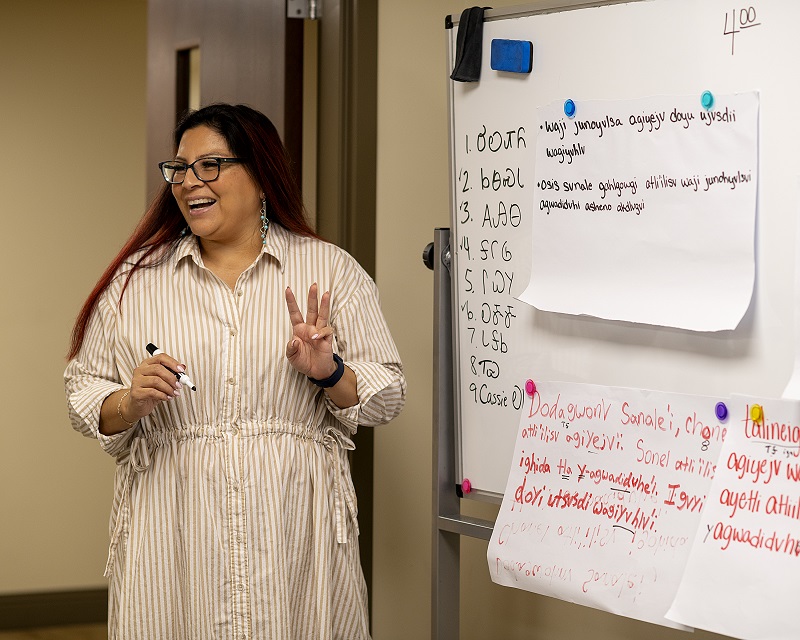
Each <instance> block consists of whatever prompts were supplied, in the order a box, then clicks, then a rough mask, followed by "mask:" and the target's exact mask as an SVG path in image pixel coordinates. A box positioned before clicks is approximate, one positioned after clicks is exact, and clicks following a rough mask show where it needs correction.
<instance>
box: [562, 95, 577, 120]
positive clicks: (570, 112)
mask: <svg viewBox="0 0 800 640" xmlns="http://www.w3.org/2000/svg"><path fill="white" fill-rule="evenodd" d="M564 115H566V116H567V117H568V118H574V117H575V103H574V102H573V101H572V100H569V99H568V100H567V101H566V102H565V103H564Z"/></svg>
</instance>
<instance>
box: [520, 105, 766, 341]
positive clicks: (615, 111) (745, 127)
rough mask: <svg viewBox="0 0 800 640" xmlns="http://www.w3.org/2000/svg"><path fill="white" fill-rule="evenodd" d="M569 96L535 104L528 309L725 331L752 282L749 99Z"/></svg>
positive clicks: (753, 115) (754, 125)
mask: <svg viewBox="0 0 800 640" xmlns="http://www.w3.org/2000/svg"><path fill="white" fill-rule="evenodd" d="M700 98H701V96H700V95H695V96H666V97H648V98H642V99H639V100H621V101H596V100H595V101H586V102H582V101H580V100H577V99H576V100H575V104H576V108H577V111H576V114H575V117H574V118H568V117H566V116H565V115H564V103H563V102H558V103H553V104H550V105H548V106H545V107H541V108H540V109H539V110H538V114H537V115H538V122H539V131H538V133H539V135H538V137H537V145H536V182H535V189H534V218H533V231H532V234H531V235H532V266H531V278H530V283H529V285H528V287H527V289H526V290H525V291H524V292H523V294H522V295H521V296H520V300H523V301H524V302H527V303H529V304H531V305H533V306H534V307H536V308H537V309H540V310H543V311H553V312H560V313H567V314H573V315H591V316H595V317H599V318H605V319H610V320H623V321H629V322H637V323H645V324H652V325H663V326H669V327H679V328H684V329H691V330H697V331H717V330H723V329H734V328H735V327H736V326H737V325H738V323H739V321H740V320H741V319H742V317H743V316H744V314H745V312H746V311H747V308H748V305H749V303H750V298H751V296H752V292H753V283H754V277H755V263H754V228H755V213H756V193H757V183H758V104H759V102H758V94H757V93H754V92H751V93H741V94H735V95H724V96H723V95H718V96H715V104H714V107H713V108H712V109H711V110H706V109H704V108H703V107H702V106H701V99H700Z"/></svg>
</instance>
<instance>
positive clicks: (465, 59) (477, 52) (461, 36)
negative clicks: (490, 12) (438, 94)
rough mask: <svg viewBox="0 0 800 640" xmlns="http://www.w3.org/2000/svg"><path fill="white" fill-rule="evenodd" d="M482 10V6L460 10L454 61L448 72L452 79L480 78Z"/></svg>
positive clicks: (475, 79)
mask: <svg viewBox="0 0 800 640" xmlns="http://www.w3.org/2000/svg"><path fill="white" fill-rule="evenodd" d="M487 8H489V7H487ZM483 12H484V8H483V7H470V8H469V9H464V11H462V12H461V19H460V20H459V21H458V34H456V61H455V64H454V65H453V73H451V74H450V78H451V79H452V80H457V81H458V82H477V81H478V80H480V78H481V51H482V47H483Z"/></svg>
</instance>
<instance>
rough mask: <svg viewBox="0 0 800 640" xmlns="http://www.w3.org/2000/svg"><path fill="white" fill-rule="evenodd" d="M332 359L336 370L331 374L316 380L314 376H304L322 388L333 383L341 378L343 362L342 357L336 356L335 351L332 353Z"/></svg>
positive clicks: (326, 387) (328, 386)
mask: <svg viewBox="0 0 800 640" xmlns="http://www.w3.org/2000/svg"><path fill="white" fill-rule="evenodd" d="M333 361H334V362H335V363H336V371H334V372H333V373H332V374H331V375H329V376H328V377H327V378H325V379H324V380H317V379H316V378H312V377H311V376H306V377H307V378H308V379H309V380H311V382H313V383H314V384H315V385H317V386H318V387H322V388H323V389H328V388H330V387H332V386H333V385H335V384H336V383H337V382H339V380H341V379H342V376H343V375H344V362H343V361H342V359H341V358H340V357H339V356H337V355H336V354H335V353H334V354H333Z"/></svg>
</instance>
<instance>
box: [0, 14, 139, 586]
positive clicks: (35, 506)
mask: <svg viewBox="0 0 800 640" xmlns="http://www.w3.org/2000/svg"><path fill="white" fill-rule="evenodd" d="M146 9H147V3H146V0H114V1H113V2H109V1H108V0H71V1H70V2H63V1H62V0H26V1H25V2H6V1H4V2H3V3H2V8H0V60H2V64H0V97H1V98H2V99H1V100H0V141H2V160H0V194H1V195H0V198H2V200H1V201H2V205H0V229H2V244H3V249H2V251H0V292H2V302H1V303H0V335H2V354H3V356H2V361H3V366H2V367H0V406H2V414H0V415H2V418H0V420H1V421H2V423H1V425H0V595H1V594H5V593H15V592H16V593H18V592H27V591H43V590H62V589H73V588H76V589H79V588H96V587H102V586H105V580H104V578H103V575H102V574H103V568H104V566H105V554H106V550H107V548H108V533H107V531H108V512H109V508H110V504H111V482H112V473H113V468H114V464H113V461H112V460H111V458H109V457H108V456H106V455H105V454H103V453H102V452H101V451H100V449H99V447H98V446H97V443H96V441H92V440H88V439H85V438H82V437H81V436H80V435H78V434H77V433H75V432H74V431H73V430H72V429H71V427H70V424H69V421H68V419H67V415H66V403H65V399H64V391H63V382H62V373H63V371H64V365H65V360H64V356H65V354H66V350H67V342H68V338H69V334H70V330H71V328H72V322H73V320H74V318H75V315H76V313H77V311H78V308H79V305H80V304H81V302H82V301H83V299H84V298H85V297H86V295H87V294H88V292H89V291H90V290H91V288H92V286H93V285H94V282H95V281H96V279H97V277H98V276H99V275H100V273H101V272H102V270H103V268H104V267H105V265H106V264H107V263H108V262H109V261H110V259H111V258H112V257H113V255H114V254H115V253H116V251H117V250H118V249H119V247H120V246H121V244H122V241H123V240H124V238H125V237H126V236H127V234H128V233H130V231H131V229H132V227H133V225H134V223H135V221H136V220H137V219H138V217H139V215H140V214H141V212H142V208H143V206H144V168H143V162H144V145H145V120H144V117H145V96H144V89H145V72H146V69H145V61H146V56H145V53H146V50H145V47H146Z"/></svg>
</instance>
